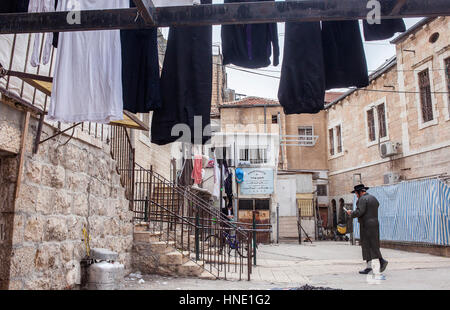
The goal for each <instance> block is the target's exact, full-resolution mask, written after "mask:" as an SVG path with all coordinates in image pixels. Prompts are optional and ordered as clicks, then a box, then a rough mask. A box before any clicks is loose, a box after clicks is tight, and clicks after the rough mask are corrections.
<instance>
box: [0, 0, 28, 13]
mask: <svg viewBox="0 0 450 310" xmlns="http://www.w3.org/2000/svg"><path fill="white" fill-rule="evenodd" d="M29 2H30V0H0V13H26V12H28V6H29Z"/></svg>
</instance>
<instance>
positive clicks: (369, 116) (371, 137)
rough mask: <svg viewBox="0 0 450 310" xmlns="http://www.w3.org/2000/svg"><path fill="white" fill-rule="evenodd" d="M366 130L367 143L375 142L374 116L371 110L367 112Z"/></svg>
mask: <svg viewBox="0 0 450 310" xmlns="http://www.w3.org/2000/svg"><path fill="white" fill-rule="evenodd" d="M367 129H368V130H369V142H373V141H375V140H376V136H375V114H374V111H373V109H370V110H368V111H367Z"/></svg>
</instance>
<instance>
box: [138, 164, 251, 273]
mask: <svg viewBox="0 0 450 310" xmlns="http://www.w3.org/2000/svg"><path fill="white" fill-rule="evenodd" d="M135 166H136V168H135V171H134V176H135V187H134V188H135V192H134V199H133V211H134V212H135V218H136V220H140V221H144V222H146V223H148V231H151V232H154V233H156V235H158V236H159V239H160V241H166V242H167V243H170V244H172V245H173V246H174V247H175V248H176V249H177V250H178V251H180V252H181V253H183V254H185V255H189V258H190V259H191V260H192V261H193V262H195V263H197V264H198V265H200V266H202V267H203V268H204V269H205V270H206V271H208V272H210V273H211V274H213V275H214V276H216V277H221V278H234V279H239V280H242V278H243V277H246V278H247V279H248V280H250V274H251V269H252V255H253V252H252V247H253V245H252V233H253V231H252V230H251V229H245V228H243V226H241V225H240V224H235V223H232V222H230V221H229V220H228V219H227V218H226V217H225V216H224V215H223V214H222V213H221V212H220V211H219V210H218V209H216V208H215V207H213V206H212V205H210V204H209V203H208V202H206V201H204V200H202V199H201V198H199V197H198V196H196V195H195V194H193V193H192V192H191V190H190V189H188V188H185V187H179V186H177V185H176V184H174V183H173V182H171V181H169V180H167V179H165V178H164V177H163V176H161V175H160V174H158V173H156V172H155V171H153V170H152V169H149V170H148V169H144V168H143V167H140V166H139V165H137V164H136V165H135Z"/></svg>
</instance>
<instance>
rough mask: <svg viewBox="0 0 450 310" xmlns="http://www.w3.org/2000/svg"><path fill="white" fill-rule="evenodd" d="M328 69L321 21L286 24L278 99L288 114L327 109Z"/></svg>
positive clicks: (316, 111)
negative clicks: (325, 61)
mask: <svg viewBox="0 0 450 310" xmlns="http://www.w3.org/2000/svg"><path fill="white" fill-rule="evenodd" d="M324 99H325V68H324V63H323V51H322V40H321V30H320V23H319V22H307V23H290V22H288V23H286V30H285V43H284V56H283V65H282V68H281V80H280V87H279V90H278V100H279V101H280V104H281V105H282V106H283V108H284V112H285V113H286V114H300V113H318V112H319V111H321V110H323V108H324Z"/></svg>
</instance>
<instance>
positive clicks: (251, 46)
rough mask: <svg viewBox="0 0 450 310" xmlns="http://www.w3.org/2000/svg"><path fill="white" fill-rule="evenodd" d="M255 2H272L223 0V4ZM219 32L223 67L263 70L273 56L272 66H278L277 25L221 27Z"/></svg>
mask: <svg viewBox="0 0 450 310" xmlns="http://www.w3.org/2000/svg"><path fill="white" fill-rule="evenodd" d="M255 1H274V0H251V1H249V0H225V3H235V2H255ZM221 31H222V49H223V64H224V65H228V64H234V65H236V66H240V67H244V68H249V69H256V68H263V67H267V66H269V65H270V57H271V56H272V55H273V65H274V66H278V64H279V58H280V47H279V43H278V26H277V23H267V24H244V25H223V26H222V28H221ZM272 50H273V53H272Z"/></svg>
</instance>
